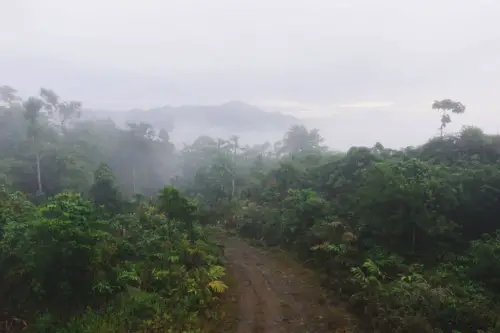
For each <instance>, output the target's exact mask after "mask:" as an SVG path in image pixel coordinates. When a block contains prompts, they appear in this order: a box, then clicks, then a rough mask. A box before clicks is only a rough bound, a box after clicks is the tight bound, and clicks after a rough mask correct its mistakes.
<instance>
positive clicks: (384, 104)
mask: <svg viewBox="0 0 500 333" xmlns="http://www.w3.org/2000/svg"><path fill="white" fill-rule="evenodd" d="M394 104H395V103H394V102H379V101H365V102H355V103H348V104H340V105H338V107H339V108H367V109H368V108H385V107H390V106H393V105H394Z"/></svg>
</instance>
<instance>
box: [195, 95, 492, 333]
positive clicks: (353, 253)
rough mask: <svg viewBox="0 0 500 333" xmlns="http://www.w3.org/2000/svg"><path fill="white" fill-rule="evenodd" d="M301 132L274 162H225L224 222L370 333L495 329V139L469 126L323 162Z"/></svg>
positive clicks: (458, 109) (451, 106) (446, 107)
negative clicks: (229, 200)
mask: <svg viewBox="0 0 500 333" xmlns="http://www.w3.org/2000/svg"><path fill="white" fill-rule="evenodd" d="M434 108H437V109H439V110H441V111H443V113H444V114H445V115H447V113H446V112H448V111H449V112H453V113H462V112H463V111H464V110H465V107H463V105H461V104H460V103H458V102H456V103H455V102H452V101H447V100H444V101H441V102H439V103H435V105H434ZM445 125H446V124H444V125H443V126H442V128H441V129H443V128H444V126H445ZM307 133H309V132H308V131H307V130H304V129H300V128H293V129H291V130H290V132H289V133H287V134H286V135H285V138H284V140H283V142H282V143H281V145H277V146H276V149H277V150H276V153H275V154H267V155H266V154H261V155H259V157H258V158H257V157H254V159H253V160H247V161H246V163H245V158H244V155H243V154H238V155H236V156H235V158H234V160H235V165H236V166H237V167H236V169H234V173H235V174H238V175H241V176H242V177H243V178H242V180H243V182H240V183H239V191H238V194H239V197H240V200H239V201H238V202H237V203H233V204H232V205H231V206H230V207H231V212H228V213H226V216H228V215H230V214H235V216H236V221H237V223H236V226H235V227H236V229H237V231H238V232H239V233H240V234H241V235H243V236H245V237H248V238H252V239H256V240H258V241H260V242H263V243H265V244H267V245H272V246H276V245H277V246H282V247H284V248H286V249H288V250H290V251H295V252H297V253H298V254H299V255H300V256H301V257H302V258H304V260H307V262H309V263H311V264H313V265H315V266H316V267H317V268H318V269H319V270H321V271H322V272H323V273H324V274H325V275H326V276H327V278H326V281H325V283H326V284H327V285H329V286H331V287H332V288H333V289H334V290H336V291H338V292H339V294H341V295H343V298H344V300H345V301H347V302H349V304H350V305H351V307H352V309H353V310H354V311H357V312H358V313H359V314H360V315H361V316H362V317H363V318H364V322H366V323H367V326H368V327H367V328H368V329H371V330H373V331H375V332H401V333H403V332H405V333H413V332H414V333H417V332H418V333H421V332H429V333H431V332H432V333H438V332H443V333H444V332H471V333H477V332H497V331H498V330H499V329H500V326H499V318H500V317H499V315H498V313H500V284H499V279H498V275H499V274H500V262H499V261H498V258H499V255H500V240H499V237H500V236H498V232H499V231H497V230H500V226H499V225H498V216H499V215H500V211H499V207H500V206H499V205H498V202H499V200H500V183H499V182H500V172H499V171H498V170H499V168H498V161H500V148H499V147H500V146H499V143H500V140H499V139H498V138H497V136H489V135H485V134H484V133H483V132H482V131H481V130H479V129H477V128H471V127H468V128H464V129H463V130H462V131H461V132H460V133H458V134H456V135H448V136H443V137H441V138H434V139H432V140H430V141H429V142H427V143H425V144H424V145H422V146H419V147H408V148H405V149H401V150H392V149H387V148H385V147H384V146H383V145H381V144H380V143H377V144H376V145H375V146H374V147H372V148H367V147H353V148H351V149H350V150H349V151H348V152H346V153H338V154H334V153H328V152H325V151H321V149H312V148H313V147H315V145H316V144H315V143H314V144H312V143H311V142H312V141H314V142H317V141H315V140H313V139H312V138H311V137H312V136H314V135H310V134H307ZM299 134H300V135H299ZM306 134H307V135H306ZM283 143H286V145H285V147H287V148H286V149H284V148H282V147H283ZM303 147H309V148H303ZM279 156H281V157H279ZM211 161H213V160H211ZM208 163H214V162H208ZM256 165H258V166H259V167H258V172H255V171H253V170H255V166H256ZM206 167H207V164H203V163H201V164H200V169H203V168H206ZM221 176H222V175H221ZM214 177H216V178H215V179H219V180H221V178H218V176H217V175H214ZM222 177H223V176H222ZM197 182H202V183H197ZM203 182H204V179H201V178H198V179H196V178H194V184H193V188H200V187H201V186H204V184H203ZM208 201H210V198H209V197H205V198H203V197H202V199H201V204H202V205H203V204H204V203H206V202H208ZM211 207H212V213H213V216H217V212H218V211H220V210H222V209H223V207H226V208H227V207H228V206H227V205H226V204H224V203H216V204H213V202H212V205H211ZM224 209H225V208H224ZM214 220H216V219H214Z"/></svg>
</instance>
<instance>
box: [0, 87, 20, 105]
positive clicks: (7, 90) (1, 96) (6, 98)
mask: <svg viewBox="0 0 500 333" xmlns="http://www.w3.org/2000/svg"><path fill="white" fill-rule="evenodd" d="M16 94H17V90H16V89H14V88H12V87H11V86H0V100H1V101H3V102H5V103H7V104H9V105H10V104H11V103H12V102H13V101H15V100H18V99H19V97H18V96H17V95H16Z"/></svg>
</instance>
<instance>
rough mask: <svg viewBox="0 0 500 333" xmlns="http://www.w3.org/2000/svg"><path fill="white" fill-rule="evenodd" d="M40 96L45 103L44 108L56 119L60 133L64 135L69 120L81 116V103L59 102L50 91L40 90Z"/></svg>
mask: <svg viewBox="0 0 500 333" xmlns="http://www.w3.org/2000/svg"><path fill="white" fill-rule="evenodd" d="M40 96H41V97H42V99H43V100H44V101H45V108H46V109H47V110H48V111H49V112H50V113H51V115H52V116H55V117H57V119H58V120H59V124H60V127H61V132H63V133H66V130H67V128H66V126H67V123H68V121H69V120H70V119H72V118H79V117H80V116H81V110H82V103H81V102H78V101H61V99H60V97H59V96H58V95H57V94H56V93H55V92H54V91H52V90H50V89H46V88H41V89H40Z"/></svg>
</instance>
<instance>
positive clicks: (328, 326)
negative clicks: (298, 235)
mask: <svg viewBox="0 0 500 333" xmlns="http://www.w3.org/2000/svg"><path fill="white" fill-rule="evenodd" d="M221 242H222V243H223V244H224V246H225V249H224V256H225V261H226V263H225V264H226V269H227V272H228V275H229V278H230V279H231V280H232V281H234V286H233V288H234V290H233V291H232V294H233V295H234V297H235V298H236V299H237V307H238V310H237V316H238V320H237V324H236V326H237V327H235V328H234V332H236V333H281V332H287V333H327V332H328V333H332V332H339V333H341V332H357V330H356V327H355V322H356V321H355V320H354V317H353V316H351V315H350V314H349V313H348V312H347V311H346V310H345V309H344V308H343V307H341V306H332V305H329V302H328V298H327V296H326V294H325V293H324V292H323V290H322V289H321V288H320V286H319V284H318V283H317V281H316V278H315V276H314V274H313V273H312V272H311V271H309V270H307V269H305V268H304V267H303V266H302V265H300V264H299V263H297V262H295V261H294V260H292V259H290V258H287V257H286V256H285V255H283V254H282V253H278V252H272V251H266V250H263V249H259V248H255V247H252V246H250V245H248V244H247V243H246V242H244V241H242V240H240V239H238V238H235V237H224V238H222V239H221Z"/></svg>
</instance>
